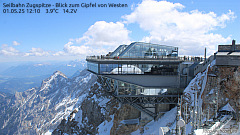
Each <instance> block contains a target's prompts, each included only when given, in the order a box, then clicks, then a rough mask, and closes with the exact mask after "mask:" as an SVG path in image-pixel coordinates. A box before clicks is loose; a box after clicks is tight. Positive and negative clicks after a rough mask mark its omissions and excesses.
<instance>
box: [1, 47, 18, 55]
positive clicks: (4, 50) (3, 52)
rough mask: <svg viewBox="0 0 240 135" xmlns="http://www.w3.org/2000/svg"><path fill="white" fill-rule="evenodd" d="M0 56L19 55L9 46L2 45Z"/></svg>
mask: <svg viewBox="0 0 240 135" xmlns="http://www.w3.org/2000/svg"><path fill="white" fill-rule="evenodd" d="M0 55H5V56H18V55H20V52H19V51H18V50H17V49H15V48H13V47H11V46H8V45H7V44H3V45H2V46H1V50H0Z"/></svg>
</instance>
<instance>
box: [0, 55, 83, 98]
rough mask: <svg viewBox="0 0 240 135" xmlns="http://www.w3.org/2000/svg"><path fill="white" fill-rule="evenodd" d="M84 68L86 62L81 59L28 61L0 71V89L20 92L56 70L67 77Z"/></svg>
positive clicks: (39, 82) (38, 82)
mask: <svg viewBox="0 0 240 135" xmlns="http://www.w3.org/2000/svg"><path fill="white" fill-rule="evenodd" d="M8 65H9V63H8ZM84 68H86V62H85V61H83V60H74V61H70V62H30V63H25V64H19V65H17V66H11V67H9V68H7V69H5V70H4V71H2V72H0V91H1V92H5V93H15V92H16V91H18V92H22V91H25V90H27V89H29V88H33V87H37V86H39V85H40V84H41V82H42V80H43V79H45V78H47V77H48V76H50V75H51V74H52V73H53V72H55V71H57V70H58V71H62V72H63V73H64V74H65V75H66V76H67V77H70V78H71V77H72V76H73V75H74V73H76V72H77V71H81V70H83V69H84Z"/></svg>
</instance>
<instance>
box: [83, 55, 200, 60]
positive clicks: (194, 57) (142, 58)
mask: <svg viewBox="0 0 240 135" xmlns="http://www.w3.org/2000/svg"><path fill="white" fill-rule="evenodd" d="M86 59H87V60H179V61H197V62H202V61H204V58H203V57H196V56H183V57H182V56H181V57H172V56H153V57H148V56H145V57H131V58H129V57H122V56H121V57H112V56H104V55H101V56H87V57H86Z"/></svg>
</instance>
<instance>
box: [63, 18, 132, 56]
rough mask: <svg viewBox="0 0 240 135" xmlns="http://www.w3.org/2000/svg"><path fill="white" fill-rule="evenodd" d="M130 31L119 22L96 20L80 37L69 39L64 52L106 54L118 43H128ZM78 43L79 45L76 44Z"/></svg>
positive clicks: (72, 53)
mask: <svg viewBox="0 0 240 135" xmlns="http://www.w3.org/2000/svg"><path fill="white" fill-rule="evenodd" d="M129 33H130V31H129V30H127V29H126V28H125V27H124V24H123V23H121V22H116V23H114V22H109V23H108V22H105V21H98V22H96V23H95V24H93V25H92V26H90V27H89V29H88V31H87V32H85V33H84V34H83V36H82V37H81V38H78V39H75V40H73V39H71V40H70V42H68V43H67V44H65V45H64V52H65V53H68V54H71V55H84V57H85V56H86V55H93V54H94V55H96V54H106V53H107V52H108V51H112V50H113V49H115V48H116V47H117V46H119V45H120V44H129V43H130V40H129V36H128V35H129ZM78 44H79V45H78Z"/></svg>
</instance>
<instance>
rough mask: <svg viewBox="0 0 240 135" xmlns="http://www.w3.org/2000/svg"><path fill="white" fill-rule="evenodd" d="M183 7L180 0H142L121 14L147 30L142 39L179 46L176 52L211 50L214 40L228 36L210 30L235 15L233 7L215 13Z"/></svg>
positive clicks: (219, 26)
mask: <svg viewBox="0 0 240 135" xmlns="http://www.w3.org/2000/svg"><path fill="white" fill-rule="evenodd" d="M184 8H185V7H184V6H183V5H182V4H180V3H171V2H167V1H159V2H158V1H154V0H144V1H143V2H142V3H140V4H138V5H137V6H136V8H135V9H134V10H133V12H132V13H131V14H129V15H125V16H123V17H122V18H123V19H125V23H127V24H130V23H137V24H139V27H140V28H141V29H143V30H145V31H147V32H149V36H146V37H144V38H143V39H142V41H145V42H152V43H158V44H166V45H174V46H178V47H179V48H180V51H179V52H180V53H181V54H185V55H186V54H188V55H198V53H199V54H203V53H204V47H207V49H208V52H209V54H213V52H214V51H216V45H217V44H219V43H225V42H227V41H229V40H230V39H231V38H230V37H227V38H224V37H223V36H222V35H220V34H213V33H212V32H213V31H214V30H216V29H219V28H224V27H225V26H226V22H228V21H230V20H233V19H234V18H235V16H234V13H233V12H232V11H229V12H228V13H226V14H222V15H220V16H218V15H216V14H215V13H214V12H209V13H204V12H200V11H198V10H193V11H190V12H184V11H182V9H184ZM200 52H201V53H200Z"/></svg>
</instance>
